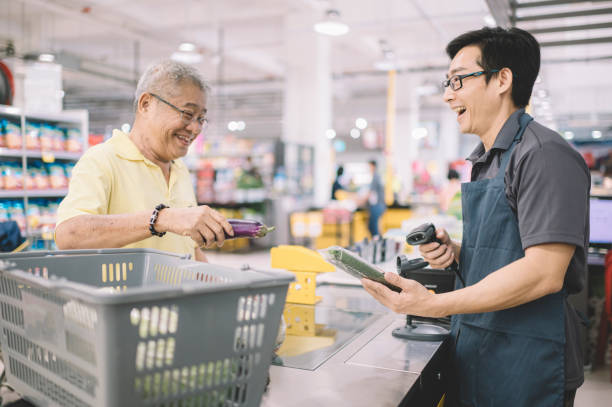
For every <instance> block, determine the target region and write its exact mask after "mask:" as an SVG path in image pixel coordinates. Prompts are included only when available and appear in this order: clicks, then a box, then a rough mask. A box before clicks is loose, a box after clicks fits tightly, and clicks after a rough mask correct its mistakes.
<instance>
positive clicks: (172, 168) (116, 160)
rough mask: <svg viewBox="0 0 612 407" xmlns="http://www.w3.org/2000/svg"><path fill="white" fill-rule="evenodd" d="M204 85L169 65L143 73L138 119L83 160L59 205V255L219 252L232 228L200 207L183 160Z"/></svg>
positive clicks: (199, 115)
mask: <svg viewBox="0 0 612 407" xmlns="http://www.w3.org/2000/svg"><path fill="white" fill-rule="evenodd" d="M208 89H209V88H208V86H207V85H206V83H205V82H204V80H203V79H202V77H201V76H200V74H199V73H198V71H197V70H196V69H195V68H193V67H191V66H189V65H186V64H182V63H179V62H175V61H171V60H167V61H162V62H160V63H157V64H154V65H152V66H150V67H149V68H147V70H146V71H145V72H144V74H143V75H142V77H141V78H140V80H139V81H138V85H137V88H136V93H135V102H134V107H135V119H134V125H133V126H132V130H131V131H130V132H129V134H126V133H124V132H122V131H120V130H114V131H113V136H112V137H111V138H110V139H109V140H108V141H106V142H105V143H102V144H98V145H96V146H94V147H92V148H90V149H89V150H87V151H86V152H85V154H83V156H82V157H81V159H80V160H79V162H78V163H77V164H76V166H75V168H74V171H73V172H72V178H71V180H70V186H69V190H68V195H67V196H66V198H64V200H63V201H62V203H61V204H60V206H59V209H58V213H57V216H58V220H57V226H56V229H55V241H56V243H57V246H58V248H60V249H90V248H117V247H131V248H153V249H158V250H164V251H169V252H175V253H180V254H190V255H191V256H194V257H195V259H197V260H202V261H205V260H206V257H205V255H204V253H203V252H202V251H201V250H200V248H202V247H209V246H211V245H213V244H217V245H222V244H223V241H224V239H225V233H227V234H228V235H230V236H231V235H233V230H232V227H231V225H230V224H229V223H228V222H227V220H226V219H225V217H223V215H221V214H220V213H219V212H217V211H215V210H213V209H211V208H209V207H208V206H205V205H202V206H198V205H197V203H196V199H195V194H194V191H193V185H192V182H191V177H190V175H189V170H188V169H187V166H186V165H185V164H184V163H183V162H182V160H181V159H180V158H181V157H183V156H185V154H187V150H188V148H189V146H190V145H191V143H192V142H193V140H195V138H196V137H197V136H198V135H199V134H200V133H201V132H202V131H203V127H204V126H205V125H206V123H207V119H206V111H207V110H206V101H207V100H206V99H207V93H208Z"/></svg>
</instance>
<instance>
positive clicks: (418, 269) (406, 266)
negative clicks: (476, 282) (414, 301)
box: [391, 255, 455, 342]
mask: <svg viewBox="0 0 612 407" xmlns="http://www.w3.org/2000/svg"><path fill="white" fill-rule="evenodd" d="M428 265H429V263H427V262H426V261H424V260H423V259H422V258H418V259H411V260H409V259H408V258H407V257H406V256H405V255H400V256H398V257H397V271H398V274H399V275H400V276H402V277H404V278H410V279H412V280H416V281H418V282H419V283H421V284H423V285H424V286H425V287H427V288H429V289H431V290H433V291H434V292H436V293H442V292H448V291H452V290H453V287H454V284H455V275H454V274H453V273H450V272H449V271H446V270H435V269H426V268H425V267H427V266H428ZM412 319H413V316H412V315H406V325H405V326H403V327H398V328H395V329H394V330H393V332H392V333H391V334H392V335H393V336H394V337H396V338H402V339H411V340H414V341H430V342H437V341H443V340H444V339H446V338H447V337H448V336H449V335H450V332H449V330H448V329H446V328H445V327H442V326H439V325H434V324H431V323H427V322H421V321H413V320H412Z"/></svg>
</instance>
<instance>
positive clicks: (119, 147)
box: [108, 129, 185, 168]
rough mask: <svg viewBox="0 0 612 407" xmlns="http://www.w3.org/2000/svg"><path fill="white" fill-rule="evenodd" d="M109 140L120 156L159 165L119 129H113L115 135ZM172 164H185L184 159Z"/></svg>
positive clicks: (178, 165) (179, 166) (177, 165)
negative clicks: (143, 153)
mask: <svg viewBox="0 0 612 407" xmlns="http://www.w3.org/2000/svg"><path fill="white" fill-rule="evenodd" d="M108 142H109V143H110V144H111V145H112V146H113V147H115V152H116V154H117V156H118V157H120V158H123V159H125V160H130V161H144V162H145V164H147V165H152V166H157V164H155V163H154V162H153V161H151V160H149V159H148V158H147V157H145V156H144V155H142V153H141V152H140V150H139V149H138V147H136V144H134V142H133V141H132V139H130V137H129V136H128V135H127V134H126V133H124V132H122V131H121V130H119V129H115V130H113V136H112V137H111V138H110V140H108ZM172 166H175V167H176V168H182V167H184V166H185V164H184V163H183V161H182V160H180V159H178V160H174V161H172Z"/></svg>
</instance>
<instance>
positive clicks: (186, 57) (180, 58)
mask: <svg viewBox="0 0 612 407" xmlns="http://www.w3.org/2000/svg"><path fill="white" fill-rule="evenodd" d="M170 59H172V60H173V61H177V62H182V63H184V64H197V63H200V62H202V59H203V58H202V55H200V54H198V53H196V52H181V51H178V52H173V53H172V56H171V57H170Z"/></svg>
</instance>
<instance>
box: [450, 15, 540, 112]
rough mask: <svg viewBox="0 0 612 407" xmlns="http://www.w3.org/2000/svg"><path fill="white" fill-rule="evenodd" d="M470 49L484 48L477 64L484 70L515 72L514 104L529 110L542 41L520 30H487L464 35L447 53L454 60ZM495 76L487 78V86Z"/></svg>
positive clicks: (481, 49) (451, 44) (453, 42)
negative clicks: (471, 46)
mask: <svg viewBox="0 0 612 407" xmlns="http://www.w3.org/2000/svg"><path fill="white" fill-rule="evenodd" d="M469 45H477V46H478V47H479V48H480V52H481V53H482V57H481V60H480V61H476V62H477V63H478V65H480V66H481V67H482V69H483V70H485V71H490V70H492V69H502V68H509V69H510V70H511V71H512V74H513V78H512V101H513V102H514V104H515V105H516V107H519V108H520V107H525V106H527V104H528V103H529V98H530V97H531V92H532V90H533V84H534V83H535V81H536V78H537V77H538V72H539V71H540V44H538V41H537V40H536V39H535V38H534V37H533V36H532V35H531V34H529V33H528V32H527V31H525V30H521V29H520V28H515V27H512V28H509V29H504V28H501V27H494V28H491V27H484V28H482V29H480V30H475V31H469V32H466V33H465V34H461V35H460V36H458V37H457V38H455V39H454V40H452V41H451V42H449V43H448V45H447V46H446V53H447V54H448V56H449V57H450V58H451V59H453V58H454V57H455V55H457V53H458V52H459V51H460V50H461V49H462V48H464V47H467V46H469ZM493 75H495V74H494V73H487V74H486V82H487V83H489V80H490V79H491V77H492V76H493Z"/></svg>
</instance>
